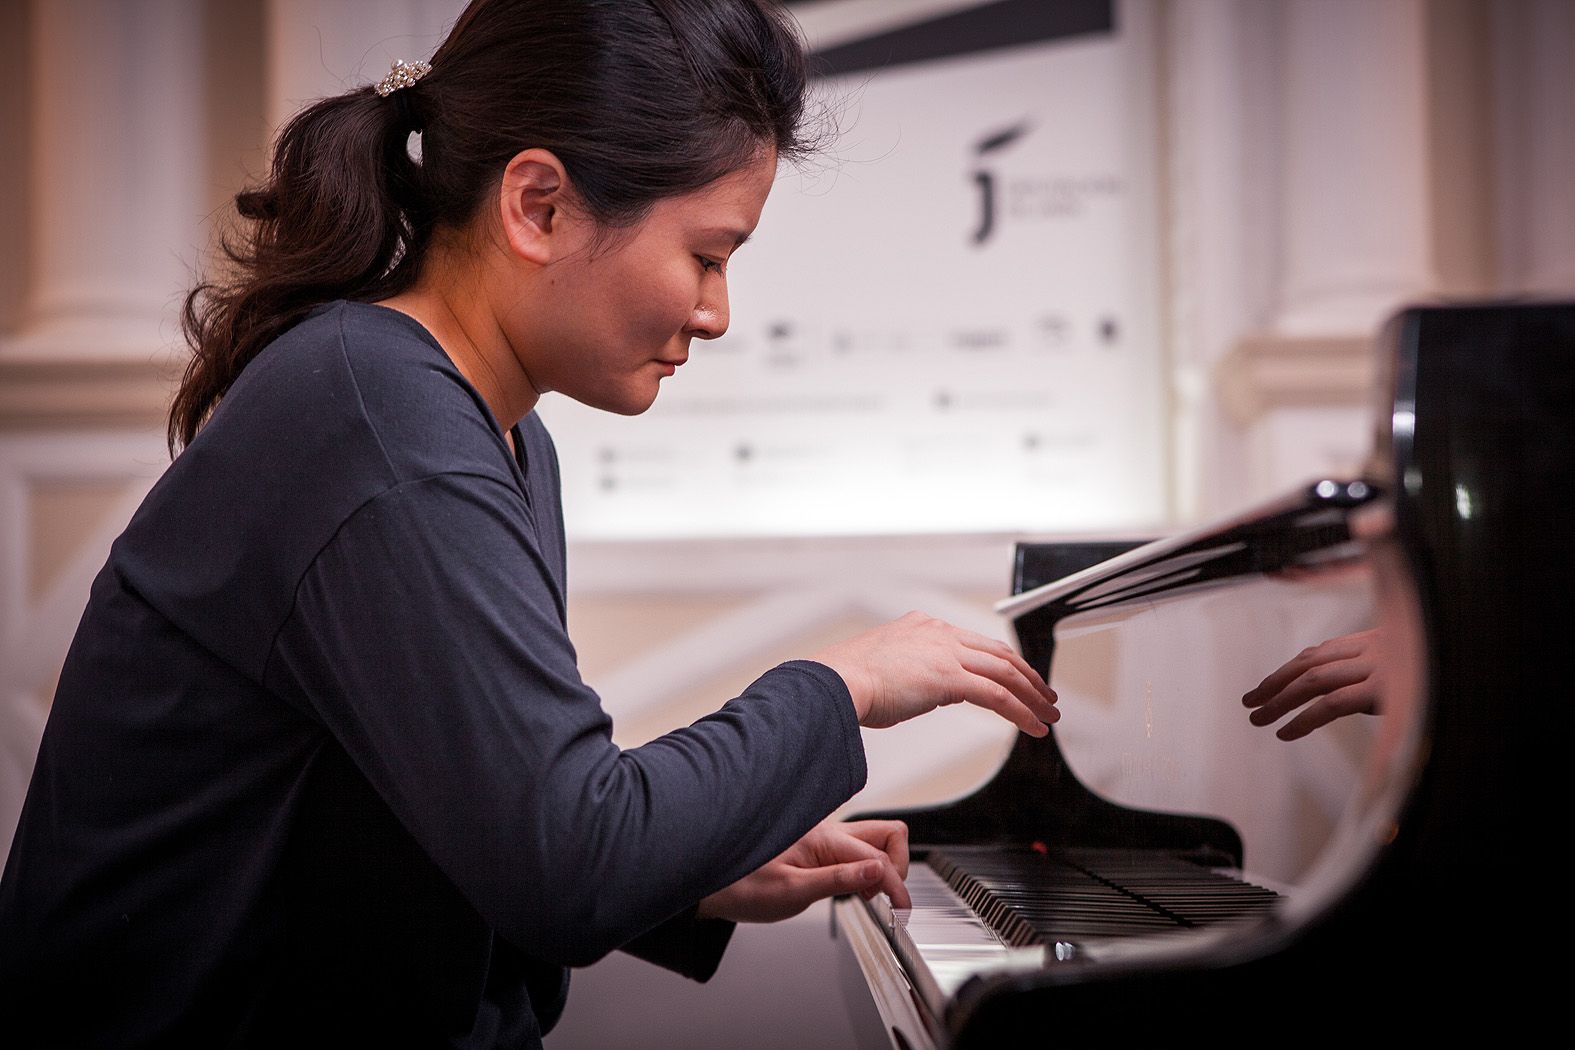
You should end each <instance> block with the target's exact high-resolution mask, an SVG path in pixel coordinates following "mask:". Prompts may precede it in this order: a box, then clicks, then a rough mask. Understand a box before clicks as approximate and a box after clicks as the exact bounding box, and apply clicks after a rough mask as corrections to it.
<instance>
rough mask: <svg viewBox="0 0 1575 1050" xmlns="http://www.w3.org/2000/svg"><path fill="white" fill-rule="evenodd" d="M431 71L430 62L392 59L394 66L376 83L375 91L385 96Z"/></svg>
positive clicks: (405, 86) (407, 85)
mask: <svg viewBox="0 0 1575 1050" xmlns="http://www.w3.org/2000/svg"><path fill="white" fill-rule="evenodd" d="M430 72H432V63H430V62H406V61H405V60H404V59H402V58H396V59H394V67H393V68H392V69H390V70H389V71H388V76H386V77H384V78H383V79H382V80H380V81H378V83H377V93H378V94H379V95H382V96H383V97H384V98H387V97H388V96H389V95H392V94H393V93H394V92H396V91H398V90H399V89H400V88H407V87H409V86H410V85H412V84H414V83H415V82H416V81H418V80H420V79H421V78H422V77H424V76H426V75H427V74H428V73H430Z"/></svg>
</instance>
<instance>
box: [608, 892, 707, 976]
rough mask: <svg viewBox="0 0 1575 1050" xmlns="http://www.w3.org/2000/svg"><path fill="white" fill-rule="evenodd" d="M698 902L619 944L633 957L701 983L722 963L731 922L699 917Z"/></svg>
mask: <svg viewBox="0 0 1575 1050" xmlns="http://www.w3.org/2000/svg"><path fill="white" fill-rule="evenodd" d="M698 909H699V905H691V906H690V907H688V908H685V909H684V910H683V911H681V912H679V913H678V914H677V915H675V916H673V917H672V918H671V919H668V920H667V921H666V922H664V923H662V924H661V925H660V926H658V927H656V928H655V929H653V930H648V931H646V932H645V933H642V934H641V935H640V936H638V937H636V938H635V939H634V940H632V941H630V942H629V943H628V944H626V945H624V946H623V950H624V951H626V952H628V953H629V954H630V955H632V956H634V957H635V958H637V959H644V960H645V961H646V962H648V963H654V964H655V965H657V966H660V967H661V968H662V969H664V970H671V971H673V972H674V973H678V974H682V975H683V976H685V977H688V978H690V979H691V980H695V981H700V982H702V983H704V982H706V981H709V980H710V979H711V977H712V975H713V974H715V973H716V968H717V967H718V966H720V965H721V964H722V955H723V953H724V952H726V951H727V942H728V941H729V940H731V939H732V937H733V929H734V924H733V923H731V922H729V921H727V920H726V919H702V918H700V917H699V916H698V914H697V912H698Z"/></svg>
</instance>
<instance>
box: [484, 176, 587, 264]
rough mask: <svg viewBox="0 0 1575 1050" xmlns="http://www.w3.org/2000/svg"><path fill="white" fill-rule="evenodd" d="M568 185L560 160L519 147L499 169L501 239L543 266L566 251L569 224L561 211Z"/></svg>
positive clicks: (570, 224) (566, 195) (567, 178)
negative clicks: (501, 173) (500, 169)
mask: <svg viewBox="0 0 1575 1050" xmlns="http://www.w3.org/2000/svg"><path fill="white" fill-rule="evenodd" d="M568 186H569V176H568V173H567V172H566V171H565V170H564V168H563V163H562V161H560V160H558V158H557V157H556V156H554V155H553V154H552V153H550V152H548V151H547V150H544V149H528V150H523V151H521V152H520V153H517V154H515V155H514V159H513V160H511V161H509V165H508V167H506V168H504V169H503V183H502V185H501V187H500V188H499V199H498V208H499V214H500V216H501V218H502V220H503V236H504V240H505V241H506V242H507V244H508V246H509V249H510V250H511V251H512V252H513V253H514V254H515V255H516V256H518V257H519V258H521V259H524V260H527V261H529V262H533V263H536V264H537V265H538V266H545V265H546V264H547V263H549V262H551V261H553V259H555V258H561V257H562V256H563V255H565V254H566V253H567V250H568V245H567V244H566V243H565V242H566V240H567V239H568V233H569V230H568V227H570V226H572V225H573V223H572V222H570V221H568V218H567V216H566V215H565V213H564V204H565V203H566V202H567V199H568Z"/></svg>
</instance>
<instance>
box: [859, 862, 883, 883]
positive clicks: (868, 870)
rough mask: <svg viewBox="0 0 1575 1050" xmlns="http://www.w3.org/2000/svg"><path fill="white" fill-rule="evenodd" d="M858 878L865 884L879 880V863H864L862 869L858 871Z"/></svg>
mask: <svg viewBox="0 0 1575 1050" xmlns="http://www.w3.org/2000/svg"><path fill="white" fill-rule="evenodd" d="M859 876H860V877H861V878H863V879H864V881H865V882H874V881H875V880H876V879H878V878H880V861H878V860H868V861H865V862H864V867H862V868H860V869H859Z"/></svg>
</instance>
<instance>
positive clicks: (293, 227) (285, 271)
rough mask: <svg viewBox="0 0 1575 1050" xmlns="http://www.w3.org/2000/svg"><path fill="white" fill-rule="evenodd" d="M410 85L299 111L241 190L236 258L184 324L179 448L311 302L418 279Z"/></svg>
mask: <svg viewBox="0 0 1575 1050" xmlns="http://www.w3.org/2000/svg"><path fill="white" fill-rule="evenodd" d="M411 93H412V92H411V91H410V90H409V89H406V90H404V91H400V92H397V93H396V95H395V96H394V97H392V98H382V97H379V96H378V94H377V92H376V91H375V90H374V89H373V88H370V87H366V88H361V89H358V90H356V91H352V92H349V93H348V94H345V95H340V96H338V97H335V98H326V99H323V100H322V101H320V102H317V103H316V104H314V105H312V106H311V107H309V108H307V109H305V110H303V111H302V112H301V113H299V114H297V115H296V116H295V117H294V118H293V119H292V120H291V121H290V122H289V124H287V125H286V126H285V128H284V131H283V132H282V133H281V134H280V136H279V139H278V142H277V144H276V146H275V152H274V158H273V166H272V169H271V171H270V173H269V179H268V181H267V183H266V184H264V185H263V186H261V187H258V188H254V189H249V190H246V191H245V192H242V193H240V194H239V195H237V196H236V198H235V206H236V210H237V212H239V214H240V218H241V220H242V222H241V225H240V226H239V227H238V228H237V229H236V230H235V231H232V232H231V233H229V234H227V235H225V236H224V237H223V238H222V239H221V242H220V250H221V252H222V253H223V255H224V257H225V258H226V259H227V260H228V261H229V262H230V263H231V264H232V265H231V267H230V268H229V270H228V271H227V272H225V273H223V274H222V275H220V276H210V278H209V279H207V280H204V281H202V282H201V283H199V284H198V285H197V286H196V287H195V288H194V289H192V291H191V293H190V294H188V295H187V296H186V303H185V307H184V309H183V310H182V313H181V327H182V330H183V331H184V333H185V336H186V340H187V342H188V343H190V345H191V347H192V358H191V361H190V363H188V364H187V366H186V373H185V376H184V377H183V378H182V380H181V385H180V390H179V391H178V393H177V394H176V395H175V400H174V402H173V404H172V405H171V406H170V416H169V429H168V435H167V436H168V441H169V446H170V452H171V453H172V454H173V453H174V452H176V451H177V450H178V449H179V448H181V447H183V446H185V445H188V444H190V443H191V440H192V438H194V437H195V436H196V434H197V431H198V430H199V429H200V428H201V427H202V425H203V423H204V422H205V421H206V420H207V418H208V416H209V415H210V414H211V413H212V411H213V409H214V407H215V406H216V405H217V404H218V402H219V399H220V398H222V397H223V396H224V395H225V394H226V393H227V392H228V391H229V389H230V386H231V384H233V383H234V382H235V379H236V377H237V376H239V375H240V374H241V370H242V369H243V368H245V367H246V365H247V364H248V363H250V361H251V360H252V358H254V357H256V356H257V354H258V352H259V351H260V350H262V348H263V347H265V346H267V345H268V343H270V342H271V341H272V340H273V339H274V338H275V337H277V336H278V335H279V334H280V333H282V332H283V331H284V330H285V329H287V328H289V327H291V326H292V325H294V324H295V323H296V322H298V321H300V320H301V319H302V318H303V317H304V316H305V315H306V314H307V313H308V312H309V311H310V310H311V309H312V308H313V307H314V306H317V305H319V304H321V303H325V302H330V301H332V300H334V299H382V298H387V297H388V296H390V295H393V294H395V293H396V292H398V291H400V290H402V289H404V288H406V287H408V286H409V285H410V284H411V283H412V282H413V281H414V279H415V276H416V273H415V271H416V267H417V265H418V263H419V260H420V257H421V252H422V248H423V247H424V242H425V240H426V239H427V237H428V236H429V234H430V224H429V223H428V222H426V221H425V219H424V216H423V208H422V207H421V205H420V200H419V190H420V187H419V178H420V171H419V169H418V168H417V166H416V164H415V162H414V161H413V160H412V159H411V157H410V154H409V152H408V148H407V142H408V139H409V136H410V133H411V131H413V130H415V128H414V126H413V125H414V123H415V120H416V118H415V116H414V113H413V112H412V110H413V108H414V107H413V104H412V102H411V100H409V99H408V98H404V99H402V98H399V96H400V95H405V96H408V95H410V94H411Z"/></svg>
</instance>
